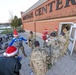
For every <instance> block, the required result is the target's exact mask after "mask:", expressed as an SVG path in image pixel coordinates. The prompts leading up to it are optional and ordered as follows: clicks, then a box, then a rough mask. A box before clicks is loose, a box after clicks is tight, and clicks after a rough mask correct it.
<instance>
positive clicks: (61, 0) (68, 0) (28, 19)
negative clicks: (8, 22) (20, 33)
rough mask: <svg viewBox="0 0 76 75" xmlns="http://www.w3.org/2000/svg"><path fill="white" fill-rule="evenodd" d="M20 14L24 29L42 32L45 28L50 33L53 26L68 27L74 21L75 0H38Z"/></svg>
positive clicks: (75, 15)
mask: <svg viewBox="0 0 76 75" xmlns="http://www.w3.org/2000/svg"><path fill="white" fill-rule="evenodd" d="M21 16H22V24H23V28H24V29H25V30H26V31H30V30H32V31H34V32H36V33H42V32H43V31H44V29H45V28H47V29H48V31H49V33H51V32H52V31H54V29H55V28H58V29H59V28H63V27H66V26H67V27H68V28H70V26H71V25H73V24H74V23H76V0H39V1H38V2H37V3H36V4H34V5H33V6H32V7H31V8H29V9H28V10H27V11H25V12H22V13H21ZM60 31H61V30H59V33H60Z"/></svg>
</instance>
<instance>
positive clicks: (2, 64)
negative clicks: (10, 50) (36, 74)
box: [0, 57, 21, 75]
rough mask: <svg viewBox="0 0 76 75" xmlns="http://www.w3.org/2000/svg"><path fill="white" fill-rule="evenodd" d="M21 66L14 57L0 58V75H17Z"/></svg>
mask: <svg viewBox="0 0 76 75" xmlns="http://www.w3.org/2000/svg"><path fill="white" fill-rule="evenodd" d="M20 69H21V64H20V62H19V60H18V59H17V58H14V57H0V75H19V70H20Z"/></svg>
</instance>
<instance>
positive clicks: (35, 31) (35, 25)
mask: <svg viewBox="0 0 76 75" xmlns="http://www.w3.org/2000/svg"><path fill="white" fill-rule="evenodd" d="M34 32H35V38H36V21H34ZM35 40H36V39H35Z"/></svg>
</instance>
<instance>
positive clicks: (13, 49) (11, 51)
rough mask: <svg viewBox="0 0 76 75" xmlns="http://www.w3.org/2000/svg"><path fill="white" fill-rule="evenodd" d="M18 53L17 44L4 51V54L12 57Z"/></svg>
mask: <svg viewBox="0 0 76 75" xmlns="http://www.w3.org/2000/svg"><path fill="white" fill-rule="evenodd" d="M17 53H18V49H17V48H16V47H15V46H10V47H8V48H7V49H6V52H4V53H3V55H4V56H7V57H11V56H15V55H16V54H17Z"/></svg>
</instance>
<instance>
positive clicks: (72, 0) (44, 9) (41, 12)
mask: <svg viewBox="0 0 76 75" xmlns="http://www.w3.org/2000/svg"><path fill="white" fill-rule="evenodd" d="M70 3H71V4H72V5H76V0H66V2H65V4H63V2H62V0H53V1H52V2H50V3H48V4H47V5H45V6H42V7H40V8H38V9H36V10H35V12H34V13H35V14H33V12H31V13H30V14H27V15H26V16H24V17H23V20H26V19H30V18H33V17H34V15H35V16H40V15H44V14H45V13H51V12H53V5H54V4H55V5H56V7H55V10H60V9H62V8H66V7H69V6H70ZM48 9H49V10H48ZM48 11H49V12H48Z"/></svg>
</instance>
